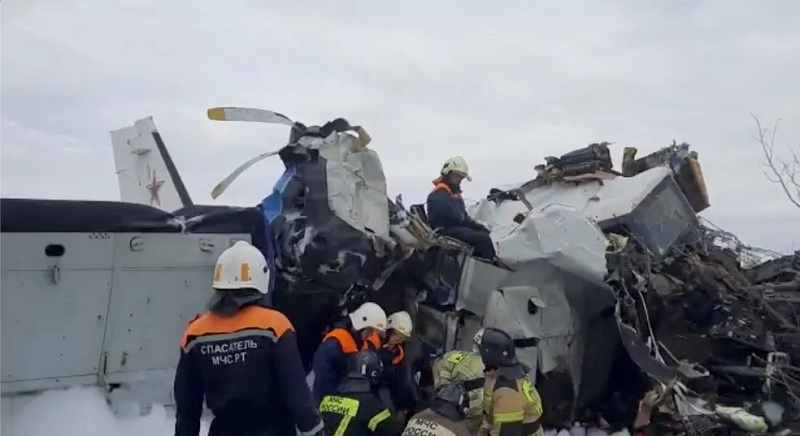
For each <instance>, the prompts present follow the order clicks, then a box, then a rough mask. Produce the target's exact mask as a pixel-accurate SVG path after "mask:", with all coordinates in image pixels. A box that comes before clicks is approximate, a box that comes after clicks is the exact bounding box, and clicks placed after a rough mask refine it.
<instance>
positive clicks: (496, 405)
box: [478, 327, 544, 436]
mask: <svg viewBox="0 0 800 436" xmlns="http://www.w3.org/2000/svg"><path fill="white" fill-rule="evenodd" d="M480 354H481V359H482V360H483V364H484V366H485V367H486V382H485V383H484V385H483V414H484V423H483V425H481V429H480V432H479V433H478V434H479V435H491V436H500V435H511V434H513V435H525V436H528V435H536V436H543V435H544V432H543V430H542V426H541V423H540V420H541V418H542V400H541V398H540V397H539V392H537V391H536V388H535V387H533V384H532V383H531V381H530V380H529V379H528V370H529V369H528V367H526V366H525V365H523V364H522V363H520V362H519V361H518V360H517V353H516V347H515V346H514V341H513V340H512V339H511V336H510V335H509V334H508V333H506V332H504V331H503V330H500V329H496V328H491V327H487V328H486V329H484V331H483V335H482V337H481V343H480Z"/></svg>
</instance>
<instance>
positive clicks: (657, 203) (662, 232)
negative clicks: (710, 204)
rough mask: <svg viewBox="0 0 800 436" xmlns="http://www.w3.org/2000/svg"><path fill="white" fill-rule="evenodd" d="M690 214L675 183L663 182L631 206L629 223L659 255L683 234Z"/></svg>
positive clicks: (692, 215) (690, 216)
mask: <svg viewBox="0 0 800 436" xmlns="http://www.w3.org/2000/svg"><path fill="white" fill-rule="evenodd" d="M694 217H695V214H694V212H693V211H692V210H691V206H689V204H688V202H687V200H686V198H685V197H684V196H683V193H681V192H680V189H679V188H678V186H677V185H676V184H674V183H670V182H665V183H662V184H661V186H659V187H658V188H656V189H655V190H654V191H653V192H652V193H650V195H649V196H648V197H647V198H646V199H645V200H644V201H643V202H642V204H640V205H639V207H637V208H636V210H634V212H633V214H632V218H633V220H632V221H633V223H632V225H631V227H632V230H633V233H634V234H635V235H637V236H639V237H640V238H642V239H643V240H644V243H645V245H647V248H648V249H649V250H650V251H651V252H653V253H655V254H657V255H659V256H663V255H664V254H666V253H667V251H668V250H669V249H670V248H671V247H672V245H673V244H675V242H677V241H678V239H679V238H680V237H681V236H683V234H684V232H685V231H686V230H687V229H688V228H689V227H690V225H691V223H692V221H693V219H694Z"/></svg>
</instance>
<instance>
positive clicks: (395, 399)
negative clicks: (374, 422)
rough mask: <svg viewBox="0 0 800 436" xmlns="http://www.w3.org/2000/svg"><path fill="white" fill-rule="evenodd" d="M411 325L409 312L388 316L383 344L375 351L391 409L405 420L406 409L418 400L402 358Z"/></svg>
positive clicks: (405, 363)
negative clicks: (381, 368) (381, 366)
mask: <svg viewBox="0 0 800 436" xmlns="http://www.w3.org/2000/svg"><path fill="white" fill-rule="evenodd" d="M412 331H413V325H412V322H411V315H409V314H408V312H406V311H404V310H401V311H399V312H395V313H393V314H391V315H389V317H388V318H387V324H386V344H384V346H383V347H382V348H381V349H380V350H379V352H378V355H379V356H380V358H381V361H382V362H383V380H384V385H385V386H386V388H388V391H389V395H390V399H391V405H390V409H393V410H394V411H396V412H397V415H398V419H400V418H399V417H402V420H403V422H404V423H405V421H406V418H407V416H406V412H407V411H408V410H409V409H412V408H413V407H414V405H415V404H416V402H417V395H416V386H415V384H414V382H413V380H411V371H409V370H408V369H409V368H407V364H408V362H406V361H405V354H406V352H405V343H406V341H408V339H409V338H410V337H411V332H412Z"/></svg>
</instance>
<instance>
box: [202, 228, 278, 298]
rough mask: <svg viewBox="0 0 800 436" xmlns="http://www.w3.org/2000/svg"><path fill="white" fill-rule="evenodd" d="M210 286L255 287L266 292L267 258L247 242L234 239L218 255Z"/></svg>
mask: <svg viewBox="0 0 800 436" xmlns="http://www.w3.org/2000/svg"><path fill="white" fill-rule="evenodd" d="M211 287H212V288H214V289H217V290H234V289H256V290H258V291H259V292H261V293H262V294H266V293H267V288H268V287H269V270H268V269H267V260H266V259H265V258H264V255H263V254H261V251H259V250H258V248H256V247H253V246H252V245H250V243H249V242H247V241H236V243H235V244H233V246H232V247H230V248H228V249H227V250H225V251H223V252H222V254H220V255H219V259H217V265H216V266H215V267H214V281H213V284H212V285H211Z"/></svg>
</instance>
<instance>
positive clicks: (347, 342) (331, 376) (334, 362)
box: [312, 327, 381, 404]
mask: <svg viewBox="0 0 800 436" xmlns="http://www.w3.org/2000/svg"><path fill="white" fill-rule="evenodd" d="M380 346H381V339H380V337H378V335H377V334H373V335H372V336H370V337H369V338H368V339H367V340H366V341H362V340H361V338H360V337H359V335H358V334H357V333H356V332H353V331H352V329H351V328H347V327H344V328H342V327H339V328H334V329H333V330H331V331H330V332H329V333H328V334H327V335H325V337H324V338H322V343H321V344H320V345H319V347H318V348H317V351H316V352H315V353H314V360H313V364H312V365H313V369H314V389H313V392H314V399H315V400H316V401H317V404H319V402H320V401H322V399H323V398H324V397H325V396H326V395H332V394H333V393H334V392H336V388H337V387H339V383H341V382H342V381H343V380H344V377H345V375H347V361H348V356H349V355H351V354H355V353H357V352H358V351H359V350H365V349H366V348H367V347H372V348H373V349H375V350H376V351H377V350H378V349H379V348H380Z"/></svg>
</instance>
